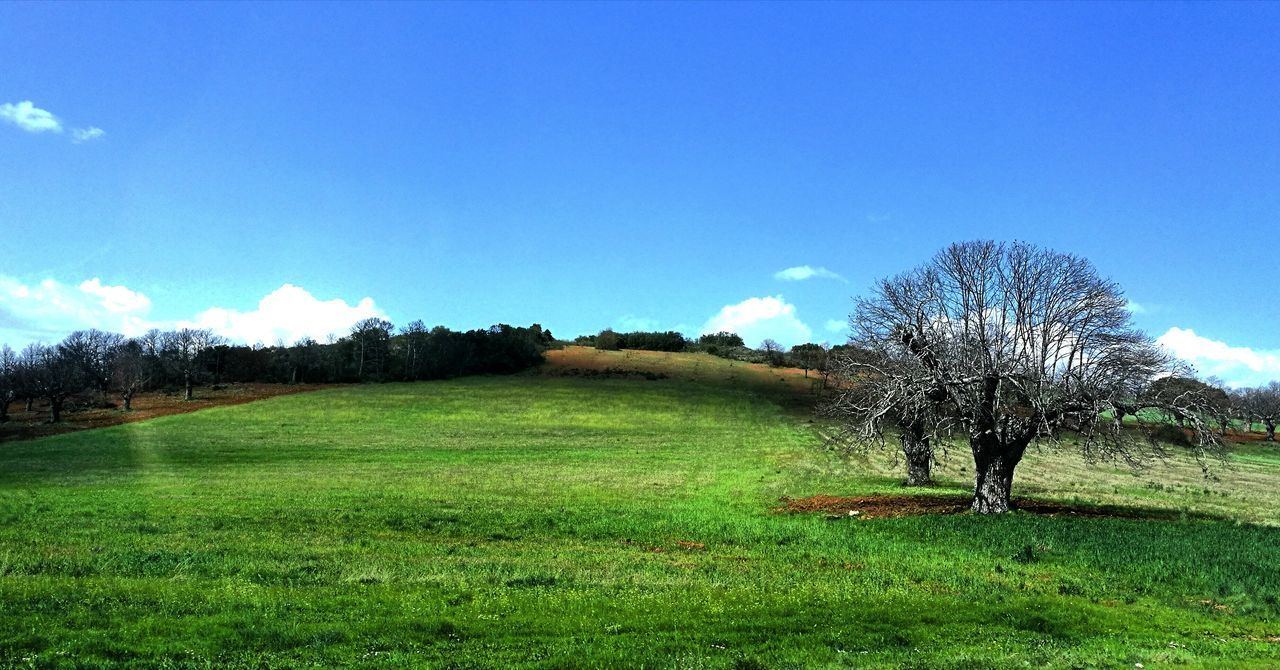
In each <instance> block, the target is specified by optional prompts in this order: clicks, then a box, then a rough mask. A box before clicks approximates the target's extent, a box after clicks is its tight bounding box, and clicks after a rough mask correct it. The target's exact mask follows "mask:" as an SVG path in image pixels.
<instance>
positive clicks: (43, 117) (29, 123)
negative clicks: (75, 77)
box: [0, 100, 107, 144]
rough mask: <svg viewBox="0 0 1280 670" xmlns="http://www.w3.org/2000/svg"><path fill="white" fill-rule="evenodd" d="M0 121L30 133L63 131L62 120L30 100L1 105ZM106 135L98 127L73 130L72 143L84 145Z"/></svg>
mask: <svg viewBox="0 0 1280 670" xmlns="http://www.w3.org/2000/svg"><path fill="white" fill-rule="evenodd" d="M0 121H4V122H5V123H8V124H10V125H12V126H15V127H17V128H19V129H21V130H25V131H27V132H28V133H55V134H57V133H61V132H62V130H63V127H62V120H61V119H59V118H58V117H57V116H55V115H54V113H53V112H50V111H49V110H47V109H41V108H39V107H36V105H35V103H33V102H31V101H30V100H23V101H22V102H6V103H4V104H2V105H0ZM106 134H107V132H106V131H105V130H103V129H101V128H99V127H97V126H86V127H84V128H72V129H71V141H72V142H74V143H75V144H84V143H85V142H92V141H94V140H100V139H102V138H103V137H105V136H106Z"/></svg>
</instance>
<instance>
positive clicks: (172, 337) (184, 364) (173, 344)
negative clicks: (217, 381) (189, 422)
mask: <svg viewBox="0 0 1280 670" xmlns="http://www.w3.org/2000/svg"><path fill="white" fill-rule="evenodd" d="M222 342H223V340H222V338H221V337H219V336H217V335H214V334H213V331H210V330H207V329H193V328H183V329H181V330H175V331H170V332H168V333H164V335H163V336H162V338H161V342H160V347H161V351H162V353H163V357H164V359H165V360H166V361H167V362H168V363H169V365H171V366H173V368H174V369H175V370H176V372H177V373H178V374H179V375H180V376H181V377H182V386H183V388H184V389H185V392H184V394H183V397H184V398H186V399H187V400H191V399H192V397H193V396H194V394H193V389H194V388H195V382H196V378H197V377H199V376H200V354H201V353H203V352H204V351H206V350H207V349H210V348H212V347H215V346H217V345H219V344H222Z"/></svg>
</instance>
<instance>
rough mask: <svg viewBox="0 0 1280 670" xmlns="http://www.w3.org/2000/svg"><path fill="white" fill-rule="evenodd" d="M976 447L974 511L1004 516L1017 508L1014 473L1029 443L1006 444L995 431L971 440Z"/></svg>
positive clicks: (974, 454)
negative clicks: (1011, 500)
mask: <svg viewBox="0 0 1280 670" xmlns="http://www.w3.org/2000/svg"><path fill="white" fill-rule="evenodd" d="M971 442H972V444H971V446H972V447H973V473H974V484H973V511H974V512H977V513H978V514H1003V513H1005V512H1008V511H1009V510H1010V509H1012V508H1013V505H1012V503H1011V502H1010V498H1011V497H1012V494H1013V471H1014V469H1015V468H1017V467H1018V462H1019V461H1021V460H1022V454H1023V452H1024V451H1025V450H1026V447H1027V445H1026V443H1017V442H1016V443H1014V444H1005V443H1002V442H1001V441H1000V439H999V438H998V437H997V436H996V435H995V434H994V433H991V432H988V433H985V434H983V435H981V436H980V437H978V438H974V439H972V440H971Z"/></svg>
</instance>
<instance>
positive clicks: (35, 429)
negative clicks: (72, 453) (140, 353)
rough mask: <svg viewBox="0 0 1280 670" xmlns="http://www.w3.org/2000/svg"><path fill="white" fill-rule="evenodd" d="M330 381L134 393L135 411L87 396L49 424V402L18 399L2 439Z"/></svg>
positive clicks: (111, 422) (237, 401)
mask: <svg viewBox="0 0 1280 670" xmlns="http://www.w3.org/2000/svg"><path fill="white" fill-rule="evenodd" d="M330 386H332V385H330V384H295V385H290V384H225V385H219V386H206V387H198V388H196V389H195V398H193V399H192V400H183V398H182V393H181V392H177V393H166V392H161V391H153V392H149V393H142V394H138V395H137V396H134V398H133V403H132V405H133V410H132V411H129V412H125V411H124V410H122V409H119V408H118V407H106V408H101V407H91V406H89V405H88V404H87V403H86V402H84V399H81V402H80V403H78V404H79V406H80V408H79V409H77V408H75V405H76V403H75V401H74V400H73V401H70V402H69V403H68V406H69V409H67V410H64V411H63V412H62V421H61V422H59V423H48V421H49V407H48V404H47V403H43V402H36V403H35V406H34V407H33V408H32V411H30V412H28V411H26V407H25V405H24V404H23V403H22V402H14V403H13V404H11V405H10V406H9V421H8V423H2V424H0V442H7V441H10V440H30V439H33V438H37V437H45V436H47V435H57V434H60V433H70V432H73V431H77V430H88V429H90V428H103V427H106V426H115V425H119V424H122V423H131V422H133V421H145V420H147V419H154V418H156V417H158V416H168V415H170V414H186V413H187V412H195V411H198V410H202V409H207V408H209V407H224V406H227V405H240V404H243V403H246V402H253V401H254V400H262V399H264V398H273V397H275V396H281V395H290V394H293V393H305V392H307V391H315V390H319V389H323V388H329V387H330ZM108 401H109V402H112V403H117V404H120V405H121V406H123V404H122V403H120V400H119V398H115V397H110V398H108Z"/></svg>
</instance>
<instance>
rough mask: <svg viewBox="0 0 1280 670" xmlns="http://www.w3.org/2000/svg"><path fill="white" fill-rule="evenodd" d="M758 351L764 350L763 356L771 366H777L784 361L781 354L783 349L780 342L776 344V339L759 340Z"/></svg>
mask: <svg viewBox="0 0 1280 670" xmlns="http://www.w3.org/2000/svg"><path fill="white" fill-rule="evenodd" d="M760 351H763V352H764V355H765V358H766V359H767V360H768V361H769V365H772V366H773V367H778V366H780V365H782V364H783V363H784V362H786V361H785V358H784V356H783V352H784V351H785V349H783V348H782V345H781V344H778V341H777V340H774V339H766V340H765V341H763V342H761V343H760Z"/></svg>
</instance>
